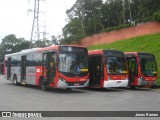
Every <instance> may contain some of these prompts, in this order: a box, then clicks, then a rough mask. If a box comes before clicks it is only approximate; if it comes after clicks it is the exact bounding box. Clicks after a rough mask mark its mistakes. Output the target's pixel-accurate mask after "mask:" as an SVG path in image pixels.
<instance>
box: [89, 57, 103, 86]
mask: <svg viewBox="0 0 160 120" xmlns="http://www.w3.org/2000/svg"><path fill="white" fill-rule="evenodd" d="M101 69H102V56H101V55H94V56H90V58H89V70H90V83H89V84H90V85H93V86H94V85H96V86H97V85H98V86H99V85H100V79H101V75H102V70H101Z"/></svg>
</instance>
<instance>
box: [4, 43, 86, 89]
mask: <svg viewBox="0 0 160 120" xmlns="http://www.w3.org/2000/svg"><path fill="white" fill-rule="evenodd" d="M5 78H6V79H7V80H10V81H12V82H13V83H15V84H20V83H21V84H31V85H36V86H39V87H40V88H41V89H43V90H45V89H46V88H47V87H52V88H64V89H68V88H69V89H71V88H79V87H87V86H88V84H89V73H88V51H87V49H86V48H84V47H80V46H60V45H55V46H50V47H46V48H37V49H29V50H23V51H21V52H18V53H14V54H9V55H6V56H5Z"/></svg>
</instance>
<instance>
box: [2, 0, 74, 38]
mask: <svg viewBox="0 0 160 120" xmlns="http://www.w3.org/2000/svg"><path fill="white" fill-rule="evenodd" d="M28 1H30V2H28ZM75 1H76V0H46V2H43V1H41V2H40V11H46V13H45V14H44V13H41V14H40V31H41V32H43V27H42V26H43V25H44V23H45V22H44V21H45V20H46V26H47V27H46V31H47V33H49V34H47V38H48V39H51V38H50V36H51V35H55V36H58V35H61V33H62V28H63V27H64V25H65V24H66V18H67V16H66V10H67V9H69V8H71V6H72V5H73V4H74V3H75ZM33 6H34V0H0V41H1V39H2V38H4V37H5V36H6V35H9V34H15V35H16V36H17V37H18V38H19V37H23V38H25V39H26V40H30V34H31V27H32V19H33V13H32V12H30V13H28V12H27V11H28V9H32V10H33Z"/></svg>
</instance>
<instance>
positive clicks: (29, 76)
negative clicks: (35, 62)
mask: <svg viewBox="0 0 160 120" xmlns="http://www.w3.org/2000/svg"><path fill="white" fill-rule="evenodd" d="M35 78H36V67H35V66H31V67H26V83H27V84H31V85H35V81H36V80H35Z"/></svg>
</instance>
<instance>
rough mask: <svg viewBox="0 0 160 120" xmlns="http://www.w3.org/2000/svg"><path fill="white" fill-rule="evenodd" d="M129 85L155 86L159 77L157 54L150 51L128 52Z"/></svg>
mask: <svg viewBox="0 0 160 120" xmlns="http://www.w3.org/2000/svg"><path fill="white" fill-rule="evenodd" d="M125 57H126V60H127V63H128V72H129V84H128V85H129V86H130V87H132V88H135V87H136V86H153V85H154V84H155V82H156V79H157V77H158V71H157V63H156V59H155V56H154V55H153V54H150V53H137V52H126V53H125Z"/></svg>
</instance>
